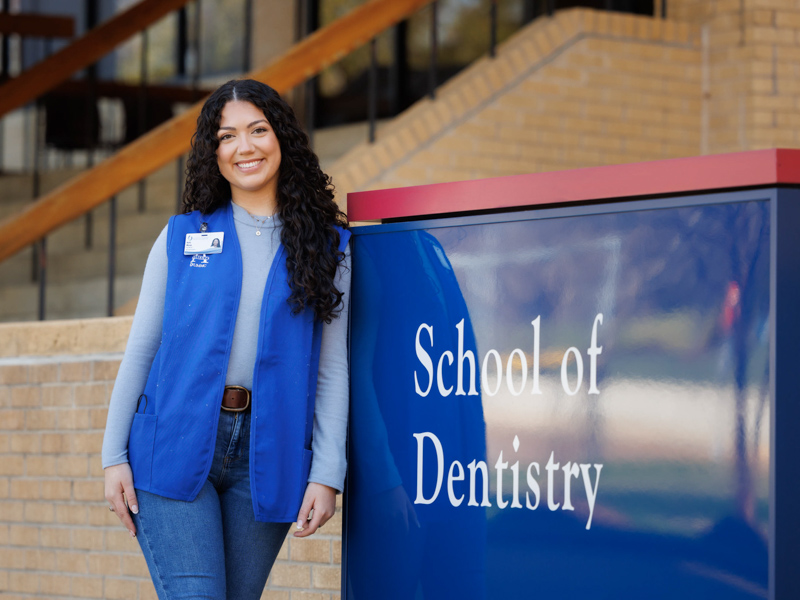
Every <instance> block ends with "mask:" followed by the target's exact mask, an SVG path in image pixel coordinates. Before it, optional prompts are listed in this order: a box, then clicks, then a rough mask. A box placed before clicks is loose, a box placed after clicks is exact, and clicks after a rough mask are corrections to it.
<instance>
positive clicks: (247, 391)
mask: <svg viewBox="0 0 800 600" xmlns="http://www.w3.org/2000/svg"><path fill="white" fill-rule="evenodd" d="M225 389H226V390H242V391H243V392H245V393H246V394H247V403H246V404H245V405H244V406H243V407H242V408H228V407H227V406H221V408H222V410H226V411H228V412H244V411H246V410H247V409H248V408H249V407H250V390H248V389H247V388H246V387H243V386H241V385H226V386H225ZM223 393H224V392H223Z"/></svg>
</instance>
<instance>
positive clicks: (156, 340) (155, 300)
mask: <svg viewBox="0 0 800 600" xmlns="http://www.w3.org/2000/svg"><path fill="white" fill-rule="evenodd" d="M167 228H168V226H167V227H164V229H163V230H162V231H161V233H160V234H159V236H158V238H157V239H156V241H155V243H154V244H153V248H152V249H151V250H150V255H149V256H148V258H147V265H146V266H145V269H144V277H143V278H142V289H141V292H140V293H139V301H138V303H137V305H136V313H135V314H134V316H133V324H132V326H131V333H130V336H129V337H128V344H127V346H126V347H125V355H124V356H123V358H122V363H121V364H120V366H119V373H118V374H117V380H116V382H115V383H114V390H113V391H112V392H111V400H110V402H109V406H108V418H107V420H106V432H105V435H104V436H103V453H102V459H103V468H104V469H105V468H106V467H111V466H113V465H118V464H121V463H125V462H128V436H129V435H130V431H131V423H132V422H133V415H134V413H135V412H136V403H137V402H138V400H139V396H141V395H142V393H143V392H144V387H145V384H146V383H147V378H148V376H149V374H150V367H151V366H152V364H153V358H154V357H155V355H156V352H157V351H158V347H159V346H160V345H161V327H162V322H163V320H164V297H165V295H166V291H167V264H168V263H167Z"/></svg>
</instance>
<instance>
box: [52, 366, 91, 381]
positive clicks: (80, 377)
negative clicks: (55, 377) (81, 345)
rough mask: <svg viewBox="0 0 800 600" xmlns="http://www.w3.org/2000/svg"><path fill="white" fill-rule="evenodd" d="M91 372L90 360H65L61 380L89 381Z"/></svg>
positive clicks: (60, 374) (61, 370) (60, 375)
mask: <svg viewBox="0 0 800 600" xmlns="http://www.w3.org/2000/svg"><path fill="white" fill-rule="evenodd" d="M91 372H92V364H91V363H89V362H63V363H61V369H60V373H59V381H64V382H67V381H68V382H76V381H89V380H90V379H91Z"/></svg>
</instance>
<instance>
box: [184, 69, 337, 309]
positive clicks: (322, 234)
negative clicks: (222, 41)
mask: <svg viewBox="0 0 800 600" xmlns="http://www.w3.org/2000/svg"><path fill="white" fill-rule="evenodd" d="M232 100H239V101H242V102H249V103H251V104H253V105H254V106H256V107H257V108H258V109H260V110H261V111H262V112H263V113H264V116H265V117H266V118H267V121H269V124H270V125H271V126H272V129H273V130H274V132H275V135H276V137H277V138H278V142H279V144H280V148H281V164H280V168H279V171H278V194H277V199H276V200H277V205H278V208H277V214H278V216H279V217H280V219H281V221H282V222H283V227H282V230H281V242H282V243H283V246H284V248H285V250H286V267H287V269H288V271H289V282H288V283H289V288H290V289H291V295H290V296H289V300H288V301H289V304H290V305H291V306H292V311H293V312H294V313H295V314H296V313H299V312H300V311H301V310H303V309H304V308H306V307H309V308H311V309H312V310H313V311H314V313H315V316H316V318H317V319H319V320H320V321H325V322H327V323H330V321H331V319H333V318H334V317H336V316H337V314H338V312H339V310H340V306H341V304H342V296H343V294H342V292H341V291H339V290H337V289H336V286H335V285H334V277H335V276H336V270H337V268H338V266H339V261H340V260H341V259H342V258H343V257H344V254H343V253H342V252H341V251H339V232H338V231H337V229H336V227H335V226H336V225H338V226H339V227H344V228H346V227H347V226H348V223H347V217H346V216H345V215H344V213H342V212H341V211H340V210H339V208H338V206H337V205H336V203H335V202H334V200H333V184H332V183H331V178H330V177H329V176H328V175H326V174H325V173H323V171H322V169H320V166H319V159H318V158H317V156H316V154H314V152H313V151H312V150H311V148H310V147H309V144H308V136H306V134H305V132H304V131H303V130H302V129H301V128H300V124H299V123H298V122H297V118H296V117H295V115H294V111H293V110H292V108H291V107H290V106H289V105H288V104H287V103H286V102H284V100H283V99H282V98H281V97H280V96H279V95H278V93H277V92H276V91H275V90H273V89H272V88H271V87H269V86H268V85H265V84H263V83H261V82H259V81H254V80H252V79H240V80H232V81H229V82H227V83H225V84H224V85H222V86H220V87H219V88H218V89H217V90H216V91H215V92H214V93H213V94H211V96H209V98H208V100H206V102H205V104H204V105H203V109H202V111H201V112H200V116H199V117H197V131H196V132H195V134H194V136H193V137H192V149H191V151H190V153H189V159H188V161H187V163H186V187H185V188H184V191H183V211H184V212H186V213H189V212H191V211H193V210H199V211H201V212H202V213H204V214H211V213H212V212H214V211H215V210H217V209H218V208H220V207H222V206H224V205H225V203H226V202H228V201H229V200H230V198H231V187H230V184H229V183H228V181H227V180H226V179H225V178H224V177H223V176H222V174H221V173H220V171H219V165H218V164H217V147H218V146H219V140H218V137H217V133H218V131H219V124H220V118H221V115H222V109H223V108H224V107H225V105H226V104H227V103H228V102H230V101H232Z"/></svg>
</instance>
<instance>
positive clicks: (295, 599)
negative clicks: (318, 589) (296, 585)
mask: <svg viewBox="0 0 800 600" xmlns="http://www.w3.org/2000/svg"><path fill="white" fill-rule="evenodd" d="M330 597H331V596H330V594H320V593H314V592H303V591H295V590H292V600H330Z"/></svg>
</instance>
